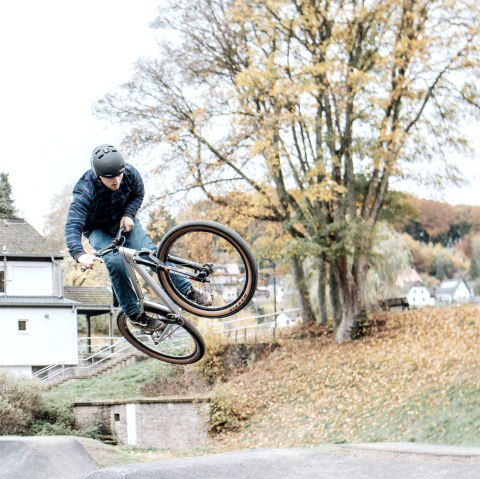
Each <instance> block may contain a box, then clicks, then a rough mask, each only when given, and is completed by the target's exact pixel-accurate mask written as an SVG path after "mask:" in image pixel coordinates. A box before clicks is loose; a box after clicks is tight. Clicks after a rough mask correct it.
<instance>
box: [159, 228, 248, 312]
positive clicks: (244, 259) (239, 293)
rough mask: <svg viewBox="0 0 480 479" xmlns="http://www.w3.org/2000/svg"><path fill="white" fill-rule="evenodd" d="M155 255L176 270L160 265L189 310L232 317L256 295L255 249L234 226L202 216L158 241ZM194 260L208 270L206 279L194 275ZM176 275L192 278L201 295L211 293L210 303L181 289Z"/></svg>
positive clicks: (172, 292) (165, 282)
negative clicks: (203, 219)
mask: <svg viewBox="0 0 480 479" xmlns="http://www.w3.org/2000/svg"><path fill="white" fill-rule="evenodd" d="M157 256H158V258H159V260H160V261H162V262H163V263H168V264H169V265H171V267H172V269H173V268H174V269H176V270H177V272H170V273H169V272H168V271H164V270H163V271H162V270H159V271H158V277H159V281H160V283H161V285H162V286H163V288H164V289H165V290H166V292H167V293H168V295H169V296H170V297H171V298H172V300H173V301H175V303H176V304H177V305H178V306H180V307H181V308H182V309H184V310H186V311H188V312H189V313H192V314H195V315H197V316H204V317H211V318H223V317H226V316H230V315H232V314H235V313H237V312H238V311H240V310H241V309H243V308H244V307H245V306H246V305H247V304H248V303H249V301H250V300H251V299H252V297H253V295H254V294H255V291H256V288H257V267H256V262H255V258H254V256H253V253H252V251H251V249H250V247H249V246H248V244H247V243H246V242H245V241H244V240H243V239H242V238H241V237H240V236H239V235H238V234H237V233H236V232H235V231H233V230H232V229H230V228H228V227H227V226H225V225H222V224H220V223H216V222H214V221H202V220H198V221H190V222H188V223H183V224H181V225H179V226H176V227H175V228H173V229H171V230H170V231H168V232H167V234H166V235H165V236H164V238H163V239H162V241H161V242H160V245H159V246H158V250H157ZM181 260H184V261H183V262H182V261H181ZM192 262H193V263H195V264H197V265H207V268H206V269H210V271H209V274H208V276H207V277H206V280H205V281H202V280H199V279H198V278H196V277H195V276H194V275H195V274H197V273H198V271H195V270H194V269H192V267H191V264H189V263H192ZM179 271H180V273H179ZM182 272H183V273H184V274H182ZM175 274H176V275H177V277H178V275H179V276H182V277H183V278H185V277H189V280H190V281H191V283H192V286H193V288H195V289H196V290H198V291H200V292H201V293H200V294H201V295H203V297H206V296H207V295H208V297H209V298H210V297H213V302H212V304H202V303H201V301H198V300H197V298H192V297H190V296H189V295H187V294H186V293H187V291H183V292H181V291H180V290H179V289H177V287H176V285H175V284H177V285H178V284H179V282H178V281H175V282H174V281H172V278H174V277H175V276H174V275H175Z"/></svg>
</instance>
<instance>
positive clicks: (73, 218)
mask: <svg viewBox="0 0 480 479" xmlns="http://www.w3.org/2000/svg"><path fill="white" fill-rule="evenodd" d="M91 204H92V200H91V194H89V192H88V190H87V189H85V188H82V187H81V185H79V184H78V183H77V185H76V186H75V189H74V190H73V199H72V202H71V203H70V207H69V209H68V215H67V221H66V223H65V242H66V243H67V248H68V252H69V253H70V255H71V256H72V258H73V259H74V260H75V261H78V259H79V258H80V256H82V255H85V254H86V253H85V250H84V249H83V246H82V233H83V230H84V228H85V223H86V221H87V214H88V211H89V209H90V207H91Z"/></svg>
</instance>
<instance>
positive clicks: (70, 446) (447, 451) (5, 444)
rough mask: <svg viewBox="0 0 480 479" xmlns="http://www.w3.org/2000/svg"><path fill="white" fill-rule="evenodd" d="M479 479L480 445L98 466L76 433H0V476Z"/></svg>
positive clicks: (281, 452) (276, 452)
mask: <svg viewBox="0 0 480 479" xmlns="http://www.w3.org/2000/svg"><path fill="white" fill-rule="evenodd" d="M6 478H8V479H27V478H28V479H44V478H48V479H134V478H135V479H154V478H155V479H199V478H201V479H221V478H226V479H257V478H258V479H260V478H261V479H277V478H279V479H327V478H328V479H383V478H385V479H438V478H442V479H443V478H445V479H446V478H448V479H480V447H459V446H434V445H429V444H415V443H408V444H403V443H380V444H344V445H332V446H321V447H318V448H309V449H251V450H243V451H238V452H229V453H223V454H212V455H208V456H199V457H190V458H182V459H171V460H166V461H161V462H150V463H143V464H130V465H125V466H117V467H109V468H104V469H102V468H100V467H99V466H98V465H97V463H96V462H95V461H94V460H93V459H92V457H91V456H89V454H88V453H87V452H86V450H85V449H84V448H83V446H82V444H81V443H80V442H78V441H77V440H76V439H75V438H69V437H35V438H24V437H3V438H0V479H6Z"/></svg>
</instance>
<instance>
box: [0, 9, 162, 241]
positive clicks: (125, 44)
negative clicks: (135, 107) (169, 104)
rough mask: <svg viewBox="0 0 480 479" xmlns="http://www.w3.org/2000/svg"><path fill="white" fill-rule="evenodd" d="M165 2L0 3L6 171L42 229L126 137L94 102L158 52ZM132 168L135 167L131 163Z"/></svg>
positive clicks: (0, 128)
mask: <svg viewBox="0 0 480 479" xmlns="http://www.w3.org/2000/svg"><path fill="white" fill-rule="evenodd" d="M160 3H161V2H160V1H159V0H82V1H76V2H72V1H65V0H42V1H38V0H15V1H14V2H0V45H1V47H0V48H1V49H0V55H1V71H2V74H1V75H0V132H1V133H0V142H1V143H0V144H1V156H0V172H5V173H9V178H10V183H11V185H12V189H13V197H14V200H15V206H16V207H17V209H18V210H19V213H20V215H21V216H23V217H25V218H26V219H27V220H28V222H29V223H31V224H32V225H33V226H35V227H36V228H37V229H38V230H39V231H40V232H41V231H42V229H43V224H44V216H45V215H46V214H47V213H48V209H49V206H50V203H51V200H52V197H53V196H54V195H55V194H56V193H59V192H60V191H62V190H63V188H64V187H65V185H67V184H71V183H74V182H75V181H76V180H77V179H78V178H79V177H80V176H81V174H82V173H83V172H84V171H86V170H87V169H88V168H89V159H90V154H91V151H92V150H93V148H95V146H97V145H98V144H101V143H107V142H111V143H113V144H115V143H118V142H119V139H120V131H119V129H117V128H115V127H114V126H113V125H109V124H107V123H105V122H100V121H98V120H95V119H94V118H93V116H92V113H91V111H92V105H93V104H94V103H95V102H96V101H97V100H99V99H100V98H102V97H103V96H104V95H105V94H107V93H110V92H113V91H114V90H115V88H116V87H117V86H118V85H120V84H122V83H124V82H126V81H127V80H128V79H129V78H130V76H131V73H132V66H133V63H134V62H135V61H136V60H137V59H138V58H140V57H141V56H151V55H153V54H154V52H155V51H156V40H155V38H156V32H155V30H153V29H151V28H150V27H149V25H150V22H152V21H153V20H154V19H155V14H156V9H157V6H158V5H159V4H160ZM132 162H134V161H132Z"/></svg>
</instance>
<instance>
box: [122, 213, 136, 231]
mask: <svg viewBox="0 0 480 479" xmlns="http://www.w3.org/2000/svg"><path fill="white" fill-rule="evenodd" d="M133 226H134V225H133V220H132V218H130V217H129V216H124V217H123V218H122V219H121V220H120V227H123V231H125V233H128V232H129V231H132V230H133Z"/></svg>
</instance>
